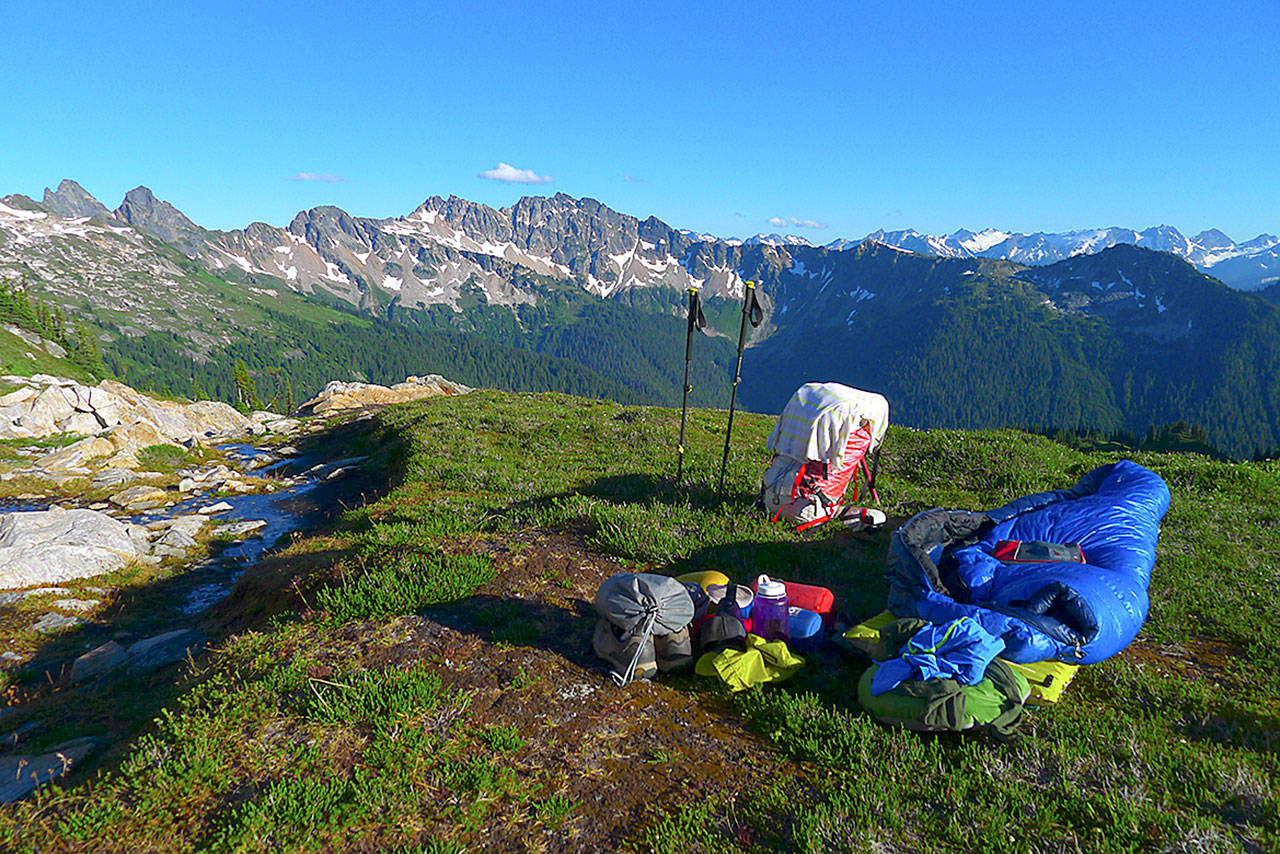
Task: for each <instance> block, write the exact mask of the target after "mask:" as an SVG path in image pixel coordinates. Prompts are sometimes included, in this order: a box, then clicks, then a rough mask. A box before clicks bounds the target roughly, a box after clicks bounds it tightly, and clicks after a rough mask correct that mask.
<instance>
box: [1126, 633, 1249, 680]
mask: <svg viewBox="0 0 1280 854" xmlns="http://www.w3.org/2000/svg"><path fill="white" fill-rule="evenodd" d="M1120 657H1121V658H1122V659H1123V660H1125V661H1127V662H1129V663H1131V664H1140V665H1143V666H1147V667H1151V668H1153V669H1154V670H1156V671H1157V672H1159V673H1165V674H1170V675H1172V674H1177V675H1180V676H1190V677H1196V678H1200V679H1206V680H1209V681H1210V682H1214V683H1216V684H1219V685H1226V686H1232V687H1237V688H1238V687H1240V683H1239V679H1240V673H1241V668H1240V665H1239V662H1241V661H1244V660H1245V659H1246V654H1245V652H1244V650H1242V649H1240V648H1238V647H1233V646H1230V645H1229V644H1226V643H1223V642H1222V641H1216V640H1210V639H1208V638H1196V639H1193V640H1191V641H1188V642H1187V643H1185V644H1174V643H1154V642H1151V641H1142V640H1135V641H1134V642H1133V643H1131V644H1129V646H1127V647H1125V649H1124V650H1123V651H1121V652H1120Z"/></svg>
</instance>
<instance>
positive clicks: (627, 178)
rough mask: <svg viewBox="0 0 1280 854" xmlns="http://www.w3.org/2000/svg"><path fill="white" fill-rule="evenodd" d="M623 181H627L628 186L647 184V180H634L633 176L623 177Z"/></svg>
mask: <svg viewBox="0 0 1280 854" xmlns="http://www.w3.org/2000/svg"><path fill="white" fill-rule="evenodd" d="M622 180H623V181H626V182H627V183H628V184H643V183H645V180H644V179H643V178H633V177H632V176H630V175H623V176H622Z"/></svg>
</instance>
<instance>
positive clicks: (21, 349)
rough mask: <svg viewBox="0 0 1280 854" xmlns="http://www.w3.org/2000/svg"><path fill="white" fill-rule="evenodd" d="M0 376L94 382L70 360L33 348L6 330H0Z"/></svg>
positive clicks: (82, 369)
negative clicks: (38, 376) (59, 378)
mask: <svg viewBox="0 0 1280 854" xmlns="http://www.w3.org/2000/svg"><path fill="white" fill-rule="evenodd" d="M0 374H13V375H15V376H20V377H29V376H33V375H35V374H52V375H53V376H56V377H68V378H70V379H74V380H80V381H81V382H90V383H91V382H95V380H94V379H93V378H92V377H91V376H89V373H88V372H87V371H85V369H84V368H82V367H80V366H79V365H77V364H75V363H74V362H72V361H71V360H70V359H60V358H58V357H56V356H52V355H50V354H48V353H46V352H45V351H44V350H43V349H42V348H40V347H33V346H32V345H30V344H28V343H27V342H26V341H24V340H22V339H21V338H19V337H18V336H17V335H14V334H13V333H12V332H10V331H9V330H7V329H0Z"/></svg>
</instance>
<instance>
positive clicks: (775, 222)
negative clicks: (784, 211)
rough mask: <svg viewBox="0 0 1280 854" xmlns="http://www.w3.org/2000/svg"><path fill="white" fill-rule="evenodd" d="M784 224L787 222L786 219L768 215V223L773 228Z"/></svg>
mask: <svg viewBox="0 0 1280 854" xmlns="http://www.w3.org/2000/svg"><path fill="white" fill-rule="evenodd" d="M786 224H787V221H786V220H785V219H783V218H782V217H780V216H771V217H769V225H772V226H774V227H775V228H782V227H783V226H784V225H786Z"/></svg>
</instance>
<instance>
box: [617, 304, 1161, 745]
mask: <svg viewBox="0 0 1280 854" xmlns="http://www.w3.org/2000/svg"><path fill="white" fill-rule="evenodd" d="M691 316H692V315H691ZM888 414H889V413H888V403H887V402H886V401H885V399H884V398H883V397H881V396H880V395H877V394H872V393H869V392H863V391H858V390H857V389H852V388H849V387H847V386H842V385H839V384H837V383H808V384H806V385H804V386H802V387H801V388H800V389H799V390H798V391H797V392H796V393H795V395H793V397H792V399H791V401H790V402H789V403H788V404H787V407H786V409H785V410H784V412H783V414H782V416H781V417H780V418H779V420H778V422H777V424H776V425H775V426H774V429H773V431H772V432H771V433H770V435H769V438H768V441H767V443H766V447H767V449H768V450H769V451H771V452H773V457H772V459H771V462H770V465H769V468H768V470H767V471H766V472H765V475H764V478H763V483H762V487H761V496H760V503H761V504H762V505H763V506H764V508H765V509H766V511H767V512H768V513H769V515H770V517H771V518H773V519H775V520H785V521H786V522H787V523H789V524H792V525H795V526H796V528H797V530H803V529H805V528H807V527H809V526H811V525H815V524H820V523H822V522H825V521H829V520H832V519H838V520H844V519H854V518H856V519H858V520H863V519H867V518H870V519H872V520H873V522H872V524H875V523H876V522H880V521H882V520H883V518H884V516H883V513H879V511H875V513H879V518H878V519H877V518H876V517H875V516H874V515H871V516H868V514H869V513H870V512H871V511H869V509H866V508H859V507H856V506H852V505H845V504H844V503H843V502H844V498H845V494H846V492H848V491H849V489H850V488H852V493H853V498H854V500H857V499H859V498H860V497H862V496H865V495H870V496H872V497H874V498H876V500H877V501H878V496H876V495H875V489H874V480H875V461H876V457H877V455H878V451H879V448H880V444H881V442H882V440H883V438H884V434H885V430H886V429H887V427H888ZM726 448H727V439H726ZM869 461H870V462H869ZM1169 500H1170V493H1169V488H1168V486H1167V485H1166V484H1165V483H1164V481H1163V480H1162V479H1161V478H1160V477H1159V476H1158V475H1157V474H1155V473H1154V472H1152V471H1150V470H1148V469H1146V468H1144V467H1142V466H1140V465H1138V464H1137V463H1134V462H1132V461H1130V460H1121V461H1119V462H1116V463H1112V464H1109V465H1105V466H1101V467H1099V468H1097V469H1094V470H1093V471H1091V472H1088V473H1087V474H1085V475H1084V476H1083V477H1081V478H1080V480H1079V481H1078V482H1077V483H1076V484H1075V485H1074V486H1072V487H1070V488H1067V489H1058V490H1051V491H1047V492H1041V493H1036V494H1033V495H1027V496H1023V497H1021V498H1016V499H1014V500H1012V501H1010V502H1009V503H1007V504H1005V505H1004V506H1002V507H998V508H996V509H994V510H987V511H983V512H974V511H969V510H950V509H944V508H934V509H931V510H926V511H924V512H921V513H918V514H916V515H915V516H914V517H912V518H911V519H909V520H908V521H907V522H906V523H905V524H903V525H902V526H901V527H900V528H898V529H897V530H896V531H894V533H893V535H892V539H891V542H890V550H889V555H888V558H887V560H886V564H885V580H886V582H887V587H888V606H889V609H888V610H887V611H885V612H884V613H883V614H880V615H878V616H876V617H873V618H870V619H868V620H865V621H864V622H862V623H860V624H858V625H855V626H854V627H853V628H851V629H849V630H848V631H844V632H842V634H841V641H842V645H844V646H845V648H846V649H850V650H852V651H854V652H855V653H857V654H859V655H861V656H863V657H865V658H867V659H869V660H870V662H871V663H870V666H869V667H867V668H866V670H865V671H864V672H863V674H862V676H861V678H860V680H859V682H858V700H859V702H860V703H861V704H862V706H863V707H864V708H865V709H866V710H867V711H868V712H869V713H870V714H872V715H873V716H874V717H875V718H876V719H877V720H880V721H882V722H884V723H886V724H890V725H893V726H900V727H905V728H909V729H916V730H922V731H954V732H970V731H985V732H991V733H994V734H997V735H1009V734H1011V733H1012V732H1013V731H1014V730H1015V729H1016V727H1017V726H1018V724H1019V722H1020V721H1021V720H1022V718H1023V709H1024V704H1026V703H1027V702H1028V701H1036V702H1056V701H1057V700H1058V699H1059V697H1060V696H1061V694H1062V691H1063V690H1064V689H1065V688H1066V686H1067V685H1068V684H1069V683H1070V682H1071V680H1072V678H1073V676H1074V675H1075V672H1076V670H1077V669H1078V667H1079V666H1080V665H1087V664H1091V663H1095V662H1098V661H1102V660H1104V659H1106V658H1108V657H1110V656H1112V655H1115V654H1116V653H1117V652H1119V651H1120V650H1122V649H1124V648H1125V647H1126V646H1127V645H1128V644H1129V643H1131V642H1132V641H1133V639H1134V638H1135V637H1136V636H1137V634H1138V631H1139V630H1140V629H1141V627H1142V624H1143V622H1144V621H1145V619H1146V616H1147V610H1148V607H1149V600H1148V596H1147V588H1148V585H1149V583H1150V580H1151V573H1152V570H1153V568H1154V565H1155V558H1156V542H1157V539H1158V536H1159V530H1160V522H1161V520H1162V519H1163V517H1164V515H1165V513H1166V512H1167V510H1168V507H1169ZM596 610H597V611H598V612H599V613H600V615H601V620H600V624H599V625H598V626H597V631H596V636H597V639H596V643H595V646H596V650H597V652H598V653H599V654H600V655H601V656H602V657H603V658H605V659H606V660H607V661H608V662H609V663H610V664H611V665H613V668H614V678H615V680H616V681H617V682H618V683H619V684H620V685H625V684H626V683H627V682H629V681H631V680H633V679H637V678H639V679H645V678H650V677H651V676H653V675H655V674H657V673H660V672H670V671H674V670H677V669H680V668H682V667H686V666H688V665H689V664H690V663H693V662H695V661H696V664H694V667H693V669H694V672H695V673H697V674H699V675H703V676H708V677H714V678H718V679H720V680H721V681H722V682H723V683H724V684H725V685H727V686H728V687H729V688H730V689H731V690H735V691H736V690H742V689H745V688H749V687H752V686H756V685H761V684H765V683H769V682H775V681H780V680H784V679H787V678H789V677H791V676H792V675H793V674H795V673H796V672H797V671H798V670H800V668H801V667H803V666H804V663H805V662H804V658H802V657H801V656H802V655H808V656H812V655H816V654H819V653H820V652H821V649H822V644H823V640H824V637H826V635H827V633H828V631H829V630H830V629H831V627H832V625H833V622H834V617H833V615H834V613H835V597H834V596H833V595H832V593H831V591H830V590H828V589H827V588H825V587H822V586H819V585H812V584H801V583H797V582H786V581H782V580H775V579H771V578H769V577H768V576H763V575H761V576H759V577H758V578H757V579H756V581H755V583H754V584H753V585H751V586H750V587H748V586H746V585H741V584H736V583H734V582H733V581H731V580H730V579H729V578H728V577H727V576H725V575H724V574H723V573H720V572H717V571H710V570H709V571H703V572H695V573H688V574H686V575H683V576H680V578H678V579H672V578H666V577H664V576H656V575H647V574H639V575H636V574H631V573H624V574H621V575H618V576H614V577H613V578H611V579H609V580H608V581H606V582H605V584H604V585H602V586H601V589H600V592H599V593H598V594H597V596H596ZM849 622H852V621H851V620H850V621H849ZM845 625H848V623H845Z"/></svg>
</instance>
